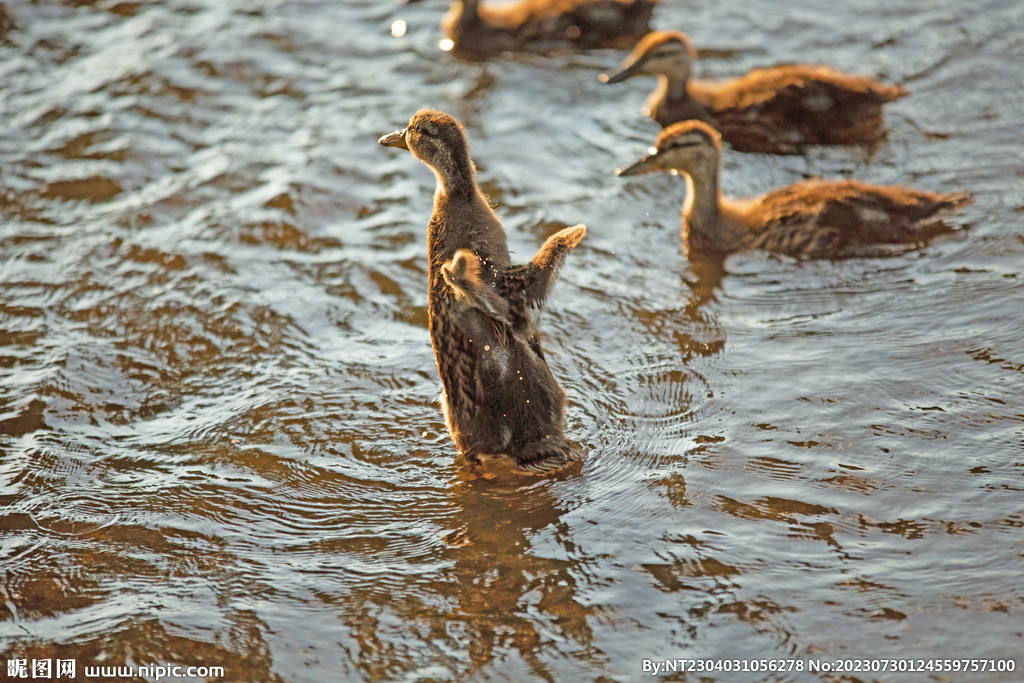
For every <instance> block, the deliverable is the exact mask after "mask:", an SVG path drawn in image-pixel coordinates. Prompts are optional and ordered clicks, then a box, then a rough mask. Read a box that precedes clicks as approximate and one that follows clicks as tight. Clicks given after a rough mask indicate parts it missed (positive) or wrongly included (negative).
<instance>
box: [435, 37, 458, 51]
mask: <svg viewBox="0 0 1024 683" xmlns="http://www.w3.org/2000/svg"><path fill="white" fill-rule="evenodd" d="M437 46H438V47H439V48H441V49H442V50H444V51H445V52H451V49H452V48H453V47H455V43H454V42H452V40H451V38H445V39H444V40H442V41H441V42H440V43H438V44H437Z"/></svg>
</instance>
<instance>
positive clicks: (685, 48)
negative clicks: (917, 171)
mask: <svg viewBox="0 0 1024 683" xmlns="http://www.w3.org/2000/svg"><path fill="white" fill-rule="evenodd" d="M696 59H697V52H696V50H694V49H693V45H692V44H691V43H690V39H689V38H687V37H686V35H685V34H683V33H680V32H678V31H654V32H652V33H649V34H647V35H646V36H645V37H644V39H643V40H641V41H640V42H639V43H637V46H636V47H635V48H634V49H633V52H632V53H630V55H629V57H627V58H626V61H625V62H623V67H622V70H621V71H619V72H618V73H617V74H614V75H613V76H606V75H604V74H602V75H601V80H602V81H604V82H606V83H619V82H621V81H624V80H626V79H627V78H632V77H633V76H643V75H646V76H657V77H658V86H657V87H656V88H655V90H654V92H652V93H651V94H650V96H649V97H648V98H647V105H646V107H645V108H644V113H645V114H647V115H648V116H650V117H651V118H652V119H654V120H655V121H657V122H658V123H659V124H661V126H662V127H665V126H668V125H671V124H673V123H677V122H679V121H688V120H691V119H696V120H700V121H705V122H707V123H710V124H712V125H713V126H714V127H715V128H717V129H718V130H719V131H721V133H722V137H723V138H724V139H725V141H726V142H728V143H729V144H731V145H732V146H733V148H734V149H736V150H737V151H740V152H766V153H769V154H799V153H800V152H801V151H802V150H803V148H804V147H805V146H806V145H853V144H870V143H875V142H878V141H879V140H881V139H882V138H883V137H884V136H885V128H884V124H883V121H882V105H883V104H885V103H886V102H891V101H893V100H895V99H897V98H899V97H902V96H903V95H905V94H906V91H905V90H904V89H903V88H901V87H900V86H898V85H885V84H884V83H880V82H878V81H877V80H875V79H873V78H869V77H867V76H851V75H848V74H844V73H841V72H839V71H836V70H835V69H832V68H830V67H827V66H812V65H807V64H793V65H788V66H777V67H773V68H770V69H755V70H754V71H751V72H750V73H748V74H747V75H746V76H741V77H739V78H734V79H731V80H727V81H718V82H714V81H699V80H690V72H691V70H692V68H693V63H694V62H695V61H696Z"/></svg>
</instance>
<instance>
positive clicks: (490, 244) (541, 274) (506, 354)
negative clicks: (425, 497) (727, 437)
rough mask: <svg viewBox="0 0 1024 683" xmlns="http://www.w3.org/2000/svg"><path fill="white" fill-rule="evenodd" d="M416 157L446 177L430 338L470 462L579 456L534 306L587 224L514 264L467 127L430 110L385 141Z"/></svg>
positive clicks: (540, 465) (436, 214) (530, 465)
mask: <svg viewBox="0 0 1024 683" xmlns="http://www.w3.org/2000/svg"><path fill="white" fill-rule="evenodd" d="M380 144H382V145H384V146H386V147H400V148H402V149H407V150H409V151H410V152H412V154H413V156H415V157H416V158H417V159H419V160H420V161H422V162H423V163H425V164H426V165H427V166H428V167H429V168H430V170H432V171H433V172H434V175H435V176H436V177H437V191H436V193H435V195H434V210H433V213H432V214H431V216H430V223H429V225H428V226H427V255H428V258H429V261H430V265H429V272H428V281H429V292H428V302H429V303H428V314H429V322H430V341H431V343H432V344H433V347H434V358H435V359H436V361H437V370H438V373H439V374H440V376H441V384H442V388H443V390H442V396H441V402H442V409H443V411H444V416H445V423H446V424H447V425H448V431H449V433H450V434H451V436H452V439H453V440H454V441H455V445H456V446H457V447H458V449H459V450H460V451H461V452H462V453H463V454H464V455H465V456H466V457H467V459H469V460H470V461H471V462H477V461H479V459H480V456H483V455H508V456H510V457H511V458H512V459H513V460H515V462H516V463H517V464H518V465H519V466H520V467H521V468H523V469H526V470H529V471H532V472H538V473H541V472H548V471H552V470H555V469H559V468H561V467H564V466H565V465H567V464H569V463H570V462H572V461H573V460H574V459H575V456H574V453H573V449H572V448H571V447H570V444H569V442H568V441H566V439H565V437H564V436H563V434H562V423H563V417H564V413H565V405H566V395H565V391H563V390H562V388H561V387H560V386H559V385H558V383H557V382H556V381H555V378H554V377H552V375H551V370H549V369H548V364H547V361H545V359H544V351H543V350H542V349H541V346H540V339H539V335H538V332H537V330H536V328H535V327H534V324H533V319H532V316H531V315H530V310H529V309H530V308H531V307H533V308H539V307H540V306H541V305H542V304H543V303H544V300H545V299H546V298H547V296H548V294H549V293H550V292H551V288H552V286H553V285H554V283H555V280H556V276H557V272H558V269H559V268H560V267H561V265H562V264H563V263H564V262H565V257H566V255H567V254H568V252H570V251H572V249H573V248H574V247H575V246H576V245H577V244H579V242H580V240H581V239H583V236H584V235H585V234H586V231H587V229H586V227H585V226H584V225H582V224H580V225H576V226H573V227H571V228H565V229H563V230H561V231H559V232H557V233H555V234H554V235H552V236H551V237H549V238H548V240H547V241H546V242H545V243H544V246H542V247H541V249H540V251H538V252H537V255H536V256H534V257H533V260H532V261H530V262H529V263H528V264H526V265H519V266H517V265H512V264H511V262H510V259H509V252H508V244H507V241H506V237H505V230H504V228H503V227H502V226H501V222H500V221H499V220H498V217H497V216H496V215H495V213H494V210H493V209H492V208H491V206H490V204H489V203H488V201H487V199H486V198H485V197H484V195H483V194H482V193H481V192H480V188H479V186H478V185H477V182H476V168H475V167H474V165H473V161H472V160H471V159H470V156H469V143H468V142H467V140H466V134H465V132H464V131H463V129H462V125H461V124H460V123H459V122H458V121H457V120H455V119H454V118H453V117H451V116H449V115H448V114H445V113H442V112H439V111H434V110H432V109H421V110H420V111H418V112H416V114H415V115H414V116H413V117H412V119H410V120H409V125H408V126H407V127H406V128H405V130H400V131H397V132H395V133H391V134H390V135H385V136H384V137H382V138H381V139H380Z"/></svg>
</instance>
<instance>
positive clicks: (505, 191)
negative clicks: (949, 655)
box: [0, 0, 1024, 683]
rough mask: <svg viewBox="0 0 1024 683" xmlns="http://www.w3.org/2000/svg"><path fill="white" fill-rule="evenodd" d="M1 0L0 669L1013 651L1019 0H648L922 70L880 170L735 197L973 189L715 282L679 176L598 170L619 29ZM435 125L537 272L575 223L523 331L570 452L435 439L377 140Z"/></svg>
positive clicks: (833, 166) (422, 176) (418, 298)
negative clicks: (537, 453) (435, 121)
mask: <svg viewBox="0 0 1024 683" xmlns="http://www.w3.org/2000/svg"><path fill="white" fill-rule="evenodd" d="M883 4H884V6H883ZM4 6H5V7H6V9H7V11H8V12H9V13H10V14H11V16H12V17H13V18H14V21H15V23H16V24H17V28H15V29H11V30H8V32H7V34H6V37H5V38H4V39H3V40H0V68H2V72H3V85H2V94H3V97H0V114H2V115H3V117H4V121H5V125H6V126H7V129H6V132H5V134H4V135H2V136H0V214H2V217H3V220H2V221H0V251H2V255H0V638H2V639H3V641H2V642H3V645H2V646H0V650H2V652H0V660H2V659H3V658H5V657H6V658H12V657H19V658H45V657H52V658H58V657H59V658H67V657H73V658H77V659H78V663H79V672H80V673H79V677H81V675H82V674H81V671H82V667H84V665H85V664H86V663H89V665H92V664H99V663H101V662H106V663H108V664H116V663H119V664H125V663H129V662H131V663H134V664H136V665H138V664H144V663H150V662H153V661H161V660H169V661H173V662H179V663H182V664H190V663H200V662H201V663H204V664H206V665H209V666H215V665H221V666H224V667H225V668H226V670H227V674H228V675H227V676H226V678H225V679H223V680H237V681H253V680H259V681H263V680H269V681H278V680H287V681H295V682H302V683H305V682H307V681H308V682H309V683H314V682H316V681H323V680H352V681H375V680H410V681H412V680H421V681H431V680H466V681H469V680H472V681H477V680H515V681H577V680H580V681H599V682H601V683H608V682H610V681H615V682H616V683H618V682H620V681H632V680H638V678H640V677H643V674H642V671H641V670H640V659H641V658H644V657H650V658H652V659H658V658H662V659H670V658H678V657H684V656H694V657H707V658H720V657H723V656H729V657H741V658H754V657H756V658H759V659H760V658H775V657H797V658H806V657H811V656H814V657H821V658H825V657H828V658H838V657H847V656H848V657H864V656H872V657H873V656H879V657H883V656H886V657H910V656H914V657H928V656H945V655H944V654H943V653H945V652H947V651H949V650H950V649H951V648H960V652H959V654H963V655H968V656H972V657H973V656H976V657H995V658H999V657H1007V656H1016V654H1015V653H1016V652H1017V651H1019V650H1020V649H1021V648H1020V647H1018V646H1019V645H1020V642H1021V637H1020V636H1019V635H1018V634H1020V633H1021V632H1022V627H1021V625H1022V615H1024V609H1022V605H1024V593H1022V590H1024V589H1022V586H1021V582H1020V571H1019V566H1020V557H1019V555H1020V552H1019V550H1020V543H1021V539H1022V533H1024V518H1022V515H1021V511H1020V507H1021V506H1020V492H1021V490H1022V489H1024V484H1022V479H1021V476H1022V474H1024V465H1022V464H1021V458H1020V457H1019V453H1020V449H1021V445H1022V440H1024V433H1022V425H1024V415H1022V413H1021V409H1020V400H1019V399H1020V396H1021V395H1024V371H1022V368H1024V342H1022V338H1021V335H1020V334H1019V330H1017V329H1016V327H1015V326H1014V325H1013V324H1012V321H1013V320H1015V319H1016V318H1015V316H1016V314H1017V312H1018V311H1019V310H1020V309H1021V305H1022V297H1024V288H1022V287H1021V282H1022V272H1021V268H1020V262H1021V257H1022V256H1024V240H1022V238H1021V235H1020V234H1019V233H1020V229H1019V224H1020V221H1019V215H1018V214H1019V207H1021V206H1024V185H1022V184H1021V182H1019V180H1020V179H1019V173H1018V172H1019V168H1020V158H1019V156H1020V155H1019V144H1018V142H1019V131H1020V130H1021V129H1022V127H1024V122H1022V120H1021V117H1022V112H1024V108H1022V107H1020V106H1017V105H1018V104H1019V103H1018V102H1017V101H1016V99H1015V97H1014V93H1013V90H1012V88H1010V89H1008V88H1007V86H1006V84H1007V83H1016V82H1017V81H1019V72H1020V70H1021V54H1020V50H1019V43H1020V35H1019V34H1020V31H1019V26H1020V25H1021V23H1022V20H1024V15H1022V12H1024V6H1021V5H1020V4H1019V3H1017V4H1014V3H1007V2H1004V1H1002V0H993V1H992V2H989V3H987V4H983V5H982V6H979V7H971V8H970V11H965V10H964V7H965V6H962V4H957V3H954V2H951V1H940V2H938V3H937V4H932V5H929V6H927V7H925V6H923V5H921V4H920V3H915V2H909V1H903V0H897V1H896V2H895V3H893V2H887V3H875V4H871V3H869V4H868V5H863V4H858V5H857V6H856V8H854V9H855V10H856V11H854V10H853V9H851V7H853V6H851V7H843V6H836V7H835V8H832V9H833V10H834V11H830V12H827V13H822V12H817V11H813V12H812V11H809V10H807V8H802V7H796V6H793V7H789V6H785V7H784V6H782V5H780V4H779V3H777V2H775V1H774V0H754V2H753V4H749V5H744V6H743V7H734V8H732V9H730V8H723V7H721V6H720V5H715V4H708V5H706V6H696V5H683V4H677V3H667V2H666V3H661V5H660V6H659V9H658V15H657V20H656V21H657V22H659V25H660V26H662V27H685V28H686V29H687V30H688V32H689V33H691V35H693V38H694V41H695V42H697V43H698V44H708V45H722V46H726V47H730V48H735V49H734V50H732V51H731V54H730V59H728V60H716V61H713V62H707V63H706V64H705V66H706V68H707V69H708V70H709V71H712V72H714V73H713V74H711V75H713V76H723V77H728V76H733V75H737V74H740V73H745V72H746V71H748V70H749V69H751V68H753V67H755V66H758V65H763V64H766V63H770V62H774V61H787V60H791V59H793V60H795V59H800V60H807V61H821V62H829V63H834V64H836V65H837V66H840V67H842V68H845V69H847V70H850V71H864V72H871V73H877V74H879V75H881V76H883V77H885V79H886V80H888V81H892V82H906V81H908V80H911V81H912V85H913V91H914V92H913V93H912V94H911V95H910V96H908V97H906V98H903V99H901V100H900V101H898V102H896V103H893V105H892V106H893V107H894V108H893V109H892V110H891V111H890V112H887V120H888V122H889V124H890V141H889V143H888V144H886V145H885V146H884V147H883V148H882V149H880V150H878V153H877V154H876V155H875V156H874V157H871V158H867V157H862V156H858V155H857V154H850V153H848V152H842V151H836V150H831V151H829V150H811V151H810V152H809V153H808V155H807V156H806V157H795V158H791V159H782V160H780V159H773V158H767V157H759V156H757V155H733V158H731V159H727V160H726V166H727V169H726V171H727V172H726V173H725V174H724V175H723V182H725V183H727V185H729V186H727V187H724V188H723V190H724V191H725V192H726V193H728V194H730V195H733V196H738V195H746V194H758V193H760V192H763V191H766V190H769V189H771V188H774V187H781V186H784V185H787V184H790V183H792V182H794V181H796V180H798V179H799V178H801V177H803V176H814V175H816V176H822V177H844V176H851V177H857V178H863V179H865V180H870V181H872V182H878V183H895V182H900V181H901V180H903V179H907V178H912V179H914V184H915V185H919V186H926V187H931V188H935V189H953V188H961V187H966V188H970V189H971V190H972V191H973V192H974V193H975V194H976V196H977V198H978V201H977V204H976V205H975V206H973V207H968V208H967V210H965V212H964V213H963V217H964V219H965V220H967V221H969V222H970V223H971V224H972V226H973V227H972V229H971V230H970V232H969V233H964V234H962V235H959V236H956V237H951V238H949V239H944V240H938V241H936V242H934V243H932V244H931V245H930V246H928V247H926V248H925V249H922V250H921V251H919V252H915V253H913V254H906V255H901V256H896V257H893V258H885V259H881V258H879V259H853V260H849V261H843V262H818V263H809V262H800V263H797V262H793V261H792V260H785V259H776V258H771V257H767V256H765V255H763V254H746V255H744V254H737V255H734V256H732V257H730V258H729V259H728V261H726V262H725V263H724V264H723V263H721V262H718V261H711V260H704V259H697V258H696V257H695V259H694V260H693V261H692V262H690V261H687V260H686V259H684V258H682V256H681V255H680V249H679V244H680V241H679V202H680V200H681V199H682V197H681V196H680V193H679V184H678V179H677V178H671V177H665V178H654V177H652V178H650V179H649V182H644V183H635V184H631V183H623V182H622V180H621V179H620V178H617V177H615V176H614V175H613V174H612V171H613V169H614V167H615V166H616V165H620V164H621V163H622V161H623V160H627V159H630V158H631V157H632V156H633V155H634V154H635V153H636V150H638V149H642V148H644V147H646V146H647V145H648V144H649V143H650V140H651V139H652V138H653V136H654V134H655V133H656V131H655V130H653V129H652V128H651V126H652V125H653V124H651V123H650V122H649V121H646V120H644V119H643V118H642V117H641V116H640V114H639V112H638V111H637V106H638V105H637V102H638V101H639V100H638V98H641V99H642V96H643V94H644V90H645V89H646V86H645V85H644V84H639V85H640V86H641V88H642V89H641V90H640V91H639V92H634V91H633V90H632V89H631V88H625V89H624V90H621V91H616V90H614V89H609V88H606V87H605V86H603V85H602V84H600V83H599V82H598V81H597V79H596V74H597V73H599V72H600V71H601V70H602V69H603V68H605V67H607V66H608V65H610V64H613V63H615V62H617V61H618V59H619V58H620V57H621V54H620V53H618V52H614V51H606V52H596V53H589V54H581V55H573V56H571V57H566V56H553V57H537V56H531V57H523V58H520V57H515V58H510V59H506V58H502V59H498V60H491V61H488V62H467V61H460V60H458V59H455V58H453V57H452V56H451V55H448V54H443V53H439V52H438V51H437V50H436V39H437V16H438V14H439V8H438V6H437V5H435V4H432V3H422V4H420V5H414V6H410V7H403V8H402V9H401V10H398V9H396V7H397V6H396V5H387V4H381V3H377V2H369V1H365V2H364V1H362V0H360V1H359V2H344V3H339V2H336V1H334V0H313V1H312V2H308V3H276V2H262V1H260V0H256V1H255V2H254V0H246V1H244V2H243V1H241V0H238V1H236V0H225V2H218V3H206V4H203V3H199V4H196V3H193V2H179V1H178V0H167V1H166V2H161V3H134V2H100V3H81V2H76V3H66V2H58V1H57V0H43V1H41V2H37V3H10V2H7V3H5V5H4ZM398 11H401V13H402V17H401V18H402V20H403V21H405V22H406V32H405V34H404V35H403V36H402V37H400V38H396V37H394V36H392V35H391V26H392V24H393V23H394V21H395V19H396V16H395V15H396V12H398ZM766 17H768V19H765V18H766ZM880 17H881V18H880ZM425 105H430V106H435V107H438V108H441V109H444V110H446V111H450V112H452V113H453V114H456V115H458V116H460V117H463V118H465V119H467V121H468V124H469V126H470V137H471V139H472V140H473V151H474V155H475V158H477V159H479V160H480V161H481V167H480V180H481V182H482V183H483V184H484V186H485V187H486V189H487V191H488V192H489V193H490V194H491V196H492V198H493V199H494V200H495V202H497V203H499V204H501V209H500V211H501V213H502V217H503V220H504V224H505V225H506V227H507V229H508V234H509V242H510V245H511V246H512V248H513V250H514V251H516V252H517V253H518V254H519V255H520V256H522V255H527V256H528V255H530V254H532V253H533V252H534V251H535V250H536V247H537V245H538V244H539V243H540V241H541V240H543V238H544V237H545V236H546V235H547V234H550V232H551V231H552V230H553V229H554V228H556V227H562V226H564V225H567V224H571V223H575V222H577V221H584V222H586V223H587V224H588V227H590V228H591V231H590V234H588V239H587V242H586V244H585V245H583V246H584V247H585V248H581V249H580V250H578V251H577V252H576V254H574V256H573V257H572V263H571V267H569V268H566V269H565V272H564V273H563V278H562V280H561V281H560V283H559V288H558V289H557V290H556V292H555V294H554V296H553V297H552V300H551V301H550V302H549V305H548V307H547V308H546V310H545V313H544V319H543V320H542V322H541V325H542V328H543V330H544V332H545V334H546V336H545V339H544V344H545V351H546V354H547V356H548V358H549V360H550V362H551V364H552V366H553V370H554V371H555V374H556V375H557V376H558V377H559V378H560V381H564V384H565V386H566V388H567V390H568V392H569V395H570V406H569V411H568V414H567V425H568V432H569V433H570V434H571V435H572V438H573V439H575V440H577V441H579V442H580V443H582V444H583V445H584V446H585V448H586V449H587V451H588V454H587V457H586V459H585V461H584V462H583V463H582V466H581V467H580V468H579V469H578V470H574V471H572V472H569V473H566V474H565V475H564V476H562V477H556V478H554V479H551V480H543V479H542V480H538V479H534V478H528V479H523V478H519V477H516V476H515V475H514V474H513V473H511V472H507V471H503V470H500V468H499V469H497V470H489V469H486V468H484V469H472V468H468V466H466V465H465V464H464V463H461V462H460V461H459V460H458V459H457V454H456V453H455V451H454V449H453V448H452V447H451V445H450V443H449V441H448V439H447V436H446V435H445V432H444V426H443V423H442V421H441V417H440V411H439V409H438V407H437V403H436V399H437V393H438V380H437V376H436V369H435V363H434V358H433V356H432V352H431V348H430V343H429V338H428V334H427V330H426V315H425V304H426V289H425V282H426V269H427V263H426V254H425V251H426V250H425V241H424V225H425V222H426V216H427V215H428V214H429V211H430V207H431V204H432V194H433V191H434V180H433V178H431V177H430V174H429V173H428V172H426V171H424V170H423V169H422V167H421V165H420V164H418V162H416V161H415V160H414V159H410V158H408V157H407V155H406V156H405V157H399V156H393V157H392V156H388V155H387V154H382V153H381V151H380V148H379V146H378V145H377V144H376V138H377V137H378V136H379V134H380V133H382V132H386V131H387V130H389V129H390V128H391V127H392V126H394V125H398V124H400V123H402V122H404V121H407V120H408V116H409V114H410V112H412V111H415V110H417V109H418V108H420V107H421V106H425ZM1008 321H1010V322H1008ZM488 475H493V476H488ZM836 634H841V636H842V638H841V642H840V640H837V636H836ZM2 664H3V663H2V661H0V666H2ZM1021 665H1022V663H1020V662H1018V667H1019V666H1021ZM689 678H692V676H689V675H688V679H687V680H689ZM705 678H707V679H709V680H730V681H732V680H746V681H751V683H753V682H754V681H758V682H759V681H761V680H764V678H765V677H764V676H763V675H760V674H757V675H754V674H751V675H750V676H748V677H747V678H743V677H742V676H735V675H734V676H726V675H725V674H724V673H723V674H721V675H719V674H717V673H714V674H708V675H707V676H705ZM954 678H955V677H954ZM775 680H780V681H783V680H784V681H787V683H793V682H795V681H800V683H803V681H810V680H818V679H817V678H816V677H808V676H798V675H795V674H794V675H782V676H777V677H776V679H775ZM981 680H992V681H999V680H1011V678H1010V677H1007V676H1000V675H995V676H991V677H989V678H988V679H981Z"/></svg>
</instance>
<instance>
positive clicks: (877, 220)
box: [618, 121, 971, 258]
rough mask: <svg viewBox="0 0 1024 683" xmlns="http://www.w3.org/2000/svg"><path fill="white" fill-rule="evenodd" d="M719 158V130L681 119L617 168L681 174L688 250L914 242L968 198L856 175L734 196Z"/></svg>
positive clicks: (811, 252) (840, 248)
mask: <svg viewBox="0 0 1024 683" xmlns="http://www.w3.org/2000/svg"><path fill="white" fill-rule="evenodd" d="M721 156H722V143H721V136H720V135H719V134H718V132H717V131H715V129H714V128H712V127H711V126H709V125H708V124H706V123H704V122H702V121H683V122H682V123H676V124H673V125H671V126H669V127H668V128H666V129H665V130H663V131H661V134H660V135H659V136H658V141H657V143H656V146H655V147H652V148H651V150H650V154H649V155H648V156H647V157H645V158H643V159H641V160H640V161H638V162H637V163H635V164H633V165H632V166H630V167H629V168H627V169H625V170H619V171H618V174H619V175H637V174H640V173H647V172H650V171H671V172H673V173H676V172H679V173H682V174H683V175H685V176H686V185H687V192H688V194H687V197H686V202H685V203H684V204H683V247H684V250H685V251H686V252H687V253H689V251H690V250H691V249H692V250H696V251H698V252H704V253H711V254H719V255H725V254H729V253H731V252H734V251H741V250H745V249H765V250H767V251H771V252H775V253H779V254H787V255H789V256H795V257H798V258H842V257H847V256H858V255H869V254H873V253H874V254H877V253H880V250H879V248H878V245H881V244H889V245H892V244H903V245H908V244H914V245H917V244H921V243H923V242H925V241H927V240H928V239H930V238H931V237H934V236H935V235H938V234H941V233H943V232H948V231H949V228H947V227H946V226H945V225H943V224H942V222H941V221H940V220H939V217H940V216H941V214H943V213H945V212H947V211H949V210H952V209H956V208H959V207H961V206H964V205H965V204H968V203H969V202H970V201H971V196H970V194H969V193H967V192H956V193H950V194H939V193H936V192H922V191H920V190H910V189H907V188H904V187H902V186H894V185H889V186H885V185H868V184H867V183H861V182H858V181H856V180H838V181H832V180H804V181H801V182H798V183H796V184H794V185H790V186H789V187H784V188H782V189H779V190H775V191H774V192H769V193H768V194H766V195H763V196H761V197H757V198H754V199H750V200H746V201H733V200H730V199H727V198H725V197H723V196H722V194H721V191H720V190H719V183H718V179H719V170H720V168H721ZM872 247H874V248H872Z"/></svg>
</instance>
